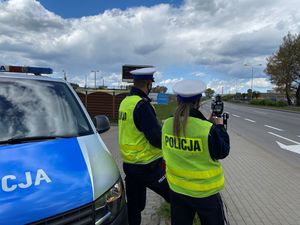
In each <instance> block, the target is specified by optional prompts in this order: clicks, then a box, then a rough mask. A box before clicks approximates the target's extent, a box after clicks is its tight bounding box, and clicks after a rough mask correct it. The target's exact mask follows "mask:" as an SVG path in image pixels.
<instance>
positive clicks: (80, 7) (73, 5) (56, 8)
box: [39, 0, 182, 18]
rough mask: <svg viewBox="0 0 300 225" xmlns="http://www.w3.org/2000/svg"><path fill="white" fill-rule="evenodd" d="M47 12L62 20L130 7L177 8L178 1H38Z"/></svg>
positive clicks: (179, 2)
mask: <svg viewBox="0 0 300 225" xmlns="http://www.w3.org/2000/svg"><path fill="white" fill-rule="evenodd" d="M39 2H40V3H41V4H42V5H43V6H44V7H45V8H46V9H48V10H50V11H52V12H54V13H55V14H57V15H60V16H61V17H63V18H80V17H83V16H94V15H97V14H99V13H103V12H104V11H105V10H110V9H113V8H118V9H122V10H125V9H127V8H130V7H136V6H145V7H151V6H154V5H157V4H161V3H167V4H172V5H174V6H179V5H180V4H181V3H182V1H179V0H165V1H157V0H144V1H142V0H85V1H79V0H75V1H74V0H39Z"/></svg>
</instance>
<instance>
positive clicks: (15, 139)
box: [0, 135, 75, 144]
mask: <svg viewBox="0 0 300 225" xmlns="http://www.w3.org/2000/svg"><path fill="white" fill-rule="evenodd" d="M71 137H75V136H74V135H66V136H32V137H18V136H17V137H12V138H10V139H7V140H4V141H0V144H20V143H24V142H28V141H38V140H49V139H59V138H71Z"/></svg>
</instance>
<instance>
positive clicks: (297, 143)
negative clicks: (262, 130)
mask: <svg viewBox="0 0 300 225" xmlns="http://www.w3.org/2000/svg"><path fill="white" fill-rule="evenodd" d="M268 133H269V134H272V135H274V136H276V137H280V138H282V139H284V140H287V141H290V142H292V143H294V144H296V145H300V143H299V142H297V141H293V140H291V139H288V138H286V137H282V136H280V135H278V134H274V133H272V132H268Z"/></svg>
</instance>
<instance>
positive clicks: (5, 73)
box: [0, 72, 66, 83]
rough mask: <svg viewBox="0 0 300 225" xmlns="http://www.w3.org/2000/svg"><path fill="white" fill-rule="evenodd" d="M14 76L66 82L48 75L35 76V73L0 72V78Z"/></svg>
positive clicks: (16, 77)
mask: <svg viewBox="0 0 300 225" xmlns="http://www.w3.org/2000/svg"><path fill="white" fill-rule="evenodd" d="M1 77H3V78H4V77H5V78H14V79H27V80H44V81H56V82H64V83H65V82H66V81H65V80H64V79H62V78H61V79H58V78H52V77H48V76H36V75H31V74H30V75H21V74H17V73H7V72H0V78H1Z"/></svg>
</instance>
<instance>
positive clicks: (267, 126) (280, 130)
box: [265, 125, 283, 131]
mask: <svg viewBox="0 0 300 225" xmlns="http://www.w3.org/2000/svg"><path fill="white" fill-rule="evenodd" d="M265 127H269V128H272V129H274V130H278V131H283V130H282V129H279V128H276V127H272V126H269V125H265Z"/></svg>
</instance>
